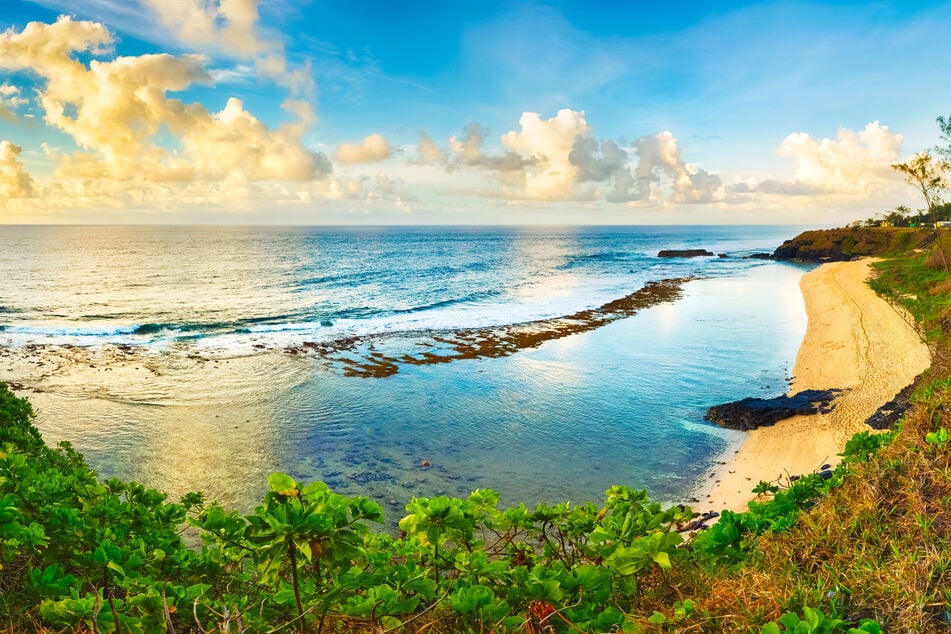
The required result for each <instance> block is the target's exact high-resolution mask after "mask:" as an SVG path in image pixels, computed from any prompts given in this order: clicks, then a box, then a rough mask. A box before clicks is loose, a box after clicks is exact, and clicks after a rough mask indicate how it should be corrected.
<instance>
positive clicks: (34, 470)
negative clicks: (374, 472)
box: [0, 228, 951, 632]
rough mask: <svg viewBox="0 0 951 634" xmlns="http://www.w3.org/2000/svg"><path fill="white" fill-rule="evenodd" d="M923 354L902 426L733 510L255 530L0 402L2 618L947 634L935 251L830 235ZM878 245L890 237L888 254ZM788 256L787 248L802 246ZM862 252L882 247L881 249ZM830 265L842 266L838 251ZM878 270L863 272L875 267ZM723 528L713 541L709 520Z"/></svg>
mask: <svg viewBox="0 0 951 634" xmlns="http://www.w3.org/2000/svg"><path fill="white" fill-rule="evenodd" d="M840 231H841V232H847V233H848V234H849V235H854V236H855V245H864V246H862V249H864V250H869V251H873V253H869V254H872V255H888V256H890V257H889V258H888V259H885V260H884V261H882V262H881V263H880V264H879V265H878V268H879V271H880V275H879V276H878V278H877V279H876V280H875V281H874V282H873V284H874V287H875V289H876V290H877V291H878V292H879V293H881V294H883V295H885V296H886V297H888V298H889V299H890V300H891V301H894V302H895V303H898V304H901V305H903V306H904V307H906V308H907V309H908V311H909V312H910V313H911V314H912V315H914V317H915V319H916V320H917V321H918V324H919V325H920V328H921V331H922V333H924V336H926V337H927V340H928V341H929V344H930V346H931V349H932V351H933V358H934V362H933V365H932V368H931V369H930V370H929V371H928V372H927V373H926V375H925V376H923V377H922V378H921V380H920V382H919V384H918V386H917V388H916V390H915V392H914V394H913V397H912V400H913V402H914V406H913V409H912V410H910V411H909V412H908V413H907V414H906V416H905V417H904V419H903V421H902V422H901V423H900V424H899V426H898V427H897V428H896V429H895V430H894V431H891V432H888V433H885V434H874V433H869V432H863V433H861V434H858V435H856V436H855V437H853V438H852V439H851V440H850V441H849V443H848V444H847V445H846V447H845V450H844V451H843V454H842V458H843V459H842V461H841V463H840V464H839V465H838V466H836V467H835V468H834V469H827V470H824V471H822V472H819V473H812V474H799V475H798V476H790V477H789V478H787V479H785V480H783V481H778V482H762V483H760V484H759V485H758V486H756V487H755V489H753V491H752V492H751V495H752V494H753V493H755V494H757V495H758V497H757V499H756V500H755V501H753V502H751V503H750V505H749V511H748V512H745V513H732V512H729V511H725V512H723V514H722V516H721V517H719V518H715V517H714V516H713V514H706V515H698V514H696V513H694V512H693V511H692V510H691V509H690V508H689V507H686V506H682V505H678V506H673V507H668V508H664V507H662V506H661V505H659V504H657V503H654V502H651V501H650V500H648V498H647V495H646V493H644V492H643V491H637V490H634V489H631V488H627V487H623V486H615V487H612V488H611V489H609V490H608V491H607V492H606V496H605V500H604V502H603V503H600V504H595V503H593V502H588V503H585V504H580V505H570V504H568V503H564V504H556V505H553V506H548V505H541V506H538V507H537V508H535V509H534V510H529V509H528V508H526V507H525V506H524V505H517V506H512V505H511V503H510V502H508V501H506V504H500V500H499V497H498V495H497V494H495V493H494V492H492V491H489V490H477V491H474V492H473V493H472V494H471V495H470V496H469V497H468V498H466V499H459V498H448V497H441V496H440V497H434V498H414V499H412V500H411V501H409V503H408V504H407V505H406V512H407V514H406V516H405V517H404V518H403V519H402V520H401V522H400V529H401V532H400V534H399V535H398V536H397V535H388V534H386V533H385V532H382V531H380V530H376V529H374V527H376V526H378V525H379V524H380V522H381V521H382V519H383V513H382V510H381V508H380V506H379V505H378V504H376V503H375V502H373V501H371V500H369V499H367V498H365V497H350V498H348V497H343V496H340V495H337V494H335V493H334V492H333V491H331V490H330V489H329V488H328V487H327V486H326V485H325V484H323V483H321V482H312V483H303V482H297V481H295V480H294V479H292V478H291V477H290V476H287V475H284V474H273V475H272V476H271V477H270V478H269V480H268V485H269V489H270V491H269V492H268V493H267V495H266V496H265V498H264V500H263V502H262V504H261V505H260V506H258V507H257V508H256V510H255V511H254V513H252V514H249V515H241V514H239V513H237V512H235V511H231V510H228V509H225V508H222V507H221V506H219V505H217V504H215V503H214V502H209V501H207V500H205V499H204V497H203V496H202V495H201V494H197V493H195V494H189V495H186V496H185V497H184V498H182V499H181V500H180V501H179V502H169V501H168V500H167V499H166V496H165V495H164V494H162V493H159V492H157V491H154V490H151V489H148V488H146V487H143V486H141V485H138V484H135V483H126V482H121V481H119V480H114V479H113V480H106V481H101V480H100V479H99V478H98V477H97V476H96V474H95V473H93V472H92V471H91V470H90V469H89V467H88V466H87V465H86V463H85V461H84V460H83V457H82V456H81V455H79V454H78V453H77V452H76V451H74V450H73V449H72V448H71V447H70V446H69V445H68V444H62V445H60V446H58V447H55V448H54V447H49V446H47V445H46V444H45V443H44V441H43V439H42V438H41V436H40V434H39V432H38V431H37V429H36V428H35V427H34V426H33V425H32V424H31V419H32V416H33V414H32V409H31V407H30V404H29V403H28V402H27V401H26V400H24V399H22V398H18V397H16V396H15V395H14V394H13V393H11V392H10V391H9V390H8V389H7V388H6V386H4V387H2V388H0V565H2V569H0V613H2V615H3V619H4V625H5V627H6V628H7V629H8V630H9V631H16V632H20V631H31V630H45V631H93V632H118V631H130V632H132V631H147V632H152V631H167V632H185V631H195V632H226V631H248V632H258V631H297V632H358V631H359V632H363V631H366V632H384V631H406V632H415V631H428V632H456V631H471V632H489V631H495V632H504V631H528V632H562V631H565V632H566V631H593V632H600V631H611V630H617V631H626V632H635V631H711V632H712V631H723V630H729V631H762V632H877V631H896V630H898V631H907V630H919V631H937V630H939V629H942V628H945V627H947V626H948V625H949V622H951V591H949V590H948V589H949V588H951V563H949V562H951V545H949V544H951V542H949V540H951V440H949V431H948V428H949V422H948V421H949V416H951V412H949V411H948V409H949V407H951V406H949V402H951V391H949V389H951V353H949V352H951V350H949V338H948V333H949V332H951V283H949V282H948V280H949V279H951V277H949V269H948V261H949V259H951V232H934V230H932V231H931V233H930V234H928V235H925V234H924V233H923V232H919V231H910V230H903V229H896V230H886V229H881V228H876V229H871V228H869V229H846V230H840ZM886 234H887V235H888V237H887V238H882V237H881V236H884V235H886ZM800 238H802V236H801V237H800ZM873 245H874V246H873ZM840 246H841V245H840ZM876 250H877V251H878V252H877V253H876V252H874V251H876ZM714 519H716V520H717V521H715V523H712V522H713V520H714Z"/></svg>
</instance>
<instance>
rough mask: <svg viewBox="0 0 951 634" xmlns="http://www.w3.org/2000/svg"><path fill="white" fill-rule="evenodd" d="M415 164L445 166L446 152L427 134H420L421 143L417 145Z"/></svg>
mask: <svg viewBox="0 0 951 634" xmlns="http://www.w3.org/2000/svg"><path fill="white" fill-rule="evenodd" d="M413 162H414V163H416V164H417V165H433V164H440V165H441V164H445V163H446V152H445V151H444V150H443V149H442V148H441V147H439V146H438V145H437V144H436V142H435V141H433V140H432V139H431V138H429V136H427V135H426V133H424V132H420V134H419V143H418V144H417V145H416V158H415V159H414V160H413Z"/></svg>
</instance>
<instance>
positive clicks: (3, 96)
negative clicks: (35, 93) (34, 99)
mask: <svg viewBox="0 0 951 634" xmlns="http://www.w3.org/2000/svg"><path fill="white" fill-rule="evenodd" d="M28 103H30V100H29V99H26V98H25V97H23V96H21V94H20V89H19V88H18V87H17V86H12V85H10V84H0V117H4V118H8V119H15V118H16V114H15V113H14V111H15V110H16V109H17V108H19V107H20V106H24V105H26V104H28Z"/></svg>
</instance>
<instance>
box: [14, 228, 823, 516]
mask: <svg viewBox="0 0 951 634" xmlns="http://www.w3.org/2000/svg"><path fill="white" fill-rule="evenodd" d="M10 229H13V231H12V232H11V231H8V229H7V228H5V229H4V232H3V234H2V236H0V247H3V248H0V254H4V255H0V274H4V275H5V278H6V279H10V280H12V282H11V283H10V284H8V285H6V286H5V287H4V288H3V290H2V292H0V326H2V327H3V330H2V331H0V344H2V345H3V346H4V347H5V351H4V352H5V354H6V355H7V356H6V357H5V359H9V360H10V363H9V364H8V365H7V367H3V368H0V380H7V381H17V382H22V383H25V384H26V385H28V386H31V387H39V388H40V389H41V390H43V391H42V392H40V393H36V394H32V395H31V394H28V396H30V398H31V399H32V400H34V402H35V403H36V405H37V408H38V410H39V417H38V421H37V424H38V426H39V427H40V428H41V430H42V431H43V432H44V434H45V435H46V436H47V438H49V439H51V440H61V439H66V440H70V441H71V442H73V444H74V445H75V446H76V447H77V448H79V449H80V450H82V451H83V452H84V453H85V454H86V455H87V457H88V458H89V460H90V462H91V464H92V465H93V466H94V467H95V468H96V469H97V470H99V471H100V472H101V473H103V474H104V475H117V476H121V477H124V478H132V479H136V480H140V481H144V482H146V483H147V484H150V485H153V486H158V487H161V488H164V489H167V490H169V491H171V492H172V493H173V494H175V495H177V494H180V493H183V492H185V491H188V490H193V489H203V490H205V491H207V492H208V493H209V495H210V496H212V497H216V498H219V499H221V500H222V501H223V502H225V503H228V504H237V505H239V506H241V507H244V508H248V507H250V506H251V505H253V503H254V502H255V500H257V499H258V497H259V496H260V495H261V493H262V492H263V486H262V485H263V483H264V480H265V478H266V476H267V474H268V473H270V472H271V471H275V470H281V471H287V472H290V473H292V474H293V475H295V476H296V477H298V478H300V479H304V480H311V479H322V480H325V481H326V482H328V483H329V484H330V485H331V486H332V487H333V488H335V489H336V490H338V491H340V492H343V493H348V494H357V493H360V494H365V495H370V496H371V497H373V498H374V499H377V500H379V501H381V502H383V503H384V504H385V506H386V507H387V510H388V517H389V519H390V520H396V519H398V517H399V513H400V511H401V508H402V505H403V504H405V502H406V501H408V500H409V498H410V497H411V496H413V495H435V494H443V493H445V494H448V495H464V494H466V493H468V492H469V491H471V490H472V489H474V488H477V487H491V488H494V489H496V490H498V491H499V492H500V493H501V494H502V496H503V503H509V504H513V503H517V502H519V501H524V502H526V503H527V504H529V505H533V504H535V503H537V502H557V501H561V500H572V501H582V500H587V499H597V498H598V497H599V496H600V495H601V494H602V493H603V491H604V489H606V488H607V487H608V486H610V485H612V484H627V485H631V486H635V487H647V488H648V489H649V490H650V491H651V493H652V494H653V495H654V496H655V497H658V498H662V499H665V500H670V501H674V500H682V499H685V498H686V497H688V496H689V495H690V492H691V491H692V490H693V488H694V487H695V486H696V484H697V482H698V480H702V477H703V476H704V475H705V474H706V473H707V472H708V471H709V468H710V466H711V465H712V464H713V463H715V462H717V461H718V460H721V459H723V454H724V452H726V453H727V454H728V453H729V452H730V451H731V448H732V446H733V444H735V443H736V442H737V440H738V439H739V438H740V436H739V435H738V434H736V433H733V432H726V431H723V430H719V429H717V428H715V427H712V426H710V425H708V424H706V423H704V422H703V420H702V416H703V412H704V411H705V409H706V408H707V407H709V406H710V405H713V404H716V403H720V402H724V401H728V400H734V399H737V398H742V397H744V396H750V395H753V396H762V395H772V394H778V393H782V392H784V391H785V389H786V383H785V380H786V378H787V377H788V376H789V374H790V373H791V369H792V363H793V360H794V358H795V352H796V348H797V347H798V344H799V342H800V340H801V338H802V335H803V332H804V330H805V316H804V312H803V307H802V299H801V296H800V293H799V288H798V282H799V278H800V276H801V275H802V273H803V270H804V269H803V268H802V267H799V266H795V265H790V264H783V263H777V262H770V261H762V260H745V259H742V256H743V255H747V254H749V253H752V252H758V251H771V250H772V249H773V248H775V247H776V246H778V244H779V243H780V242H782V240H783V239H786V238H788V237H791V236H792V235H794V234H795V233H796V230H795V229H793V228H777V227H765V228H764V227H728V228H722V227H721V228H710V227H693V228H684V227H676V228H597V229H583V228H574V229H564V228H552V229H543V230H538V229H534V230H528V229H451V230H446V229H435V228H431V229H430V228H427V229H399V230H374V231H370V230H366V229H354V230H344V229H300V228H293V229H280V228H273V229H264V230H261V229H252V228H197V229H192V228H172V229H168V228H154V229H153V228H143V227H132V228H130V227H57V228H38V227H31V228H16V227H14V228H10ZM661 248H707V249H710V250H711V251H714V252H717V253H721V252H722V253H727V254H729V255H730V256H731V257H728V258H699V259H691V260H662V259H658V258H656V257H655V256H656V252H657V250H659V249H661ZM13 253H17V254H18V255H17V256H14V255H11V254H13ZM25 253H28V254H29V255H24V254H25ZM16 267H19V271H15V270H13V269H14V268H16ZM687 275H692V276H698V277H700V278H701V279H696V280H694V281H691V282H688V283H686V284H685V285H684V287H683V289H684V296H683V297H682V298H681V299H680V300H679V301H677V302H675V303H670V304H662V305H658V306H654V307H651V308H648V309H645V310H642V311H641V312H640V313H638V314H637V315H635V316H633V317H630V318H626V319H622V320H620V321H617V322H614V323H612V324H609V325H607V326H604V327H602V328H600V329H598V330H595V331H591V332H587V333H584V334H578V335H572V336H569V337H565V338H563V339H558V340H555V341H550V342H548V343H545V344H543V345H542V346H540V347H538V348H535V349H527V350H522V351H520V352H518V353H516V354H514V355H512V356H509V357H505V358H498V359H477V360H462V361H455V362H453V363H448V364H442V365H430V366H408V367H403V368H401V369H400V372H399V373H398V374H396V375H395V376H391V377H388V378H384V379H364V378H354V377H347V376H344V375H343V374H342V373H341V372H340V369H339V368H338V367H336V366H334V365H333V364H330V363H327V362H325V360H323V359H321V358H319V357H313V356H297V355H288V354H286V353H285V352H284V350H285V349H286V348H285V346H294V345H299V344H300V343H301V342H303V341H324V342H327V341H330V342H332V341H335V340H338V339H340V338H343V337H354V336H356V337H361V336H368V335H372V336H374V337H377V338H381V337H382V338H383V339H384V340H385V341H386V340H387V338H389V341H390V343H389V344H388V345H391V346H396V347H399V346H400V345H407V346H408V345H415V344H412V343H409V342H407V343H401V342H403V338H404V337H405V335H407V334H408V333H412V334H413V335H414V336H415V337H417V338H418V337H419V336H420V333H422V334H423V335H425V334H427V333H435V334H439V333H445V332H452V331H453V330H456V329H461V328H472V327H482V326H493V325H502V324H510V323H520V322H524V321H528V320H534V319H544V318H549V317H557V316H561V315H566V314H570V313H572V312H575V311H577V310H581V309H584V308H591V307H596V306H599V305H601V304H603V303H605V302H606V301H610V300H611V299H616V298H618V297H622V296H624V295H626V294H629V293H630V292H633V291H634V290H636V289H637V288H639V287H640V286H641V285H643V284H644V283H645V282H646V281H649V280H654V279H662V278H669V277H681V276H687ZM407 341H409V340H407ZM117 346H122V347H121V348H117ZM38 358H41V359H42V360H43V365H37V364H36V362H35V359H38ZM24 359H27V360H29V359H33V360H34V361H31V362H30V363H26V362H24V361H23V360H24ZM31 363H32V365H31ZM24 368H26V369H24Z"/></svg>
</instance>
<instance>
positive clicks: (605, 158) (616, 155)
mask: <svg viewBox="0 0 951 634" xmlns="http://www.w3.org/2000/svg"><path fill="white" fill-rule="evenodd" d="M568 159H569V160H570V161H571V162H572V163H573V164H574V165H575V166H577V168H578V174H577V178H578V180H579V181H580V182H594V183H604V182H607V183H610V184H611V185H612V187H611V189H610V190H608V191H607V192H606V193H605V194H604V199H605V200H607V201H608V202H629V201H632V200H639V199H640V198H641V195H640V193H639V192H638V191H637V187H636V186H637V181H636V180H635V179H634V175H633V174H632V173H631V169H630V167H629V166H628V153H627V151H626V150H624V148H622V147H621V146H620V145H618V144H617V143H615V142H614V141H610V140H602V141H601V142H600V143H599V142H598V141H597V140H596V139H593V138H591V137H587V136H586V137H581V138H579V139H577V140H576V141H575V144H574V146H573V147H572V149H571V152H570V153H569V154H568Z"/></svg>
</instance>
